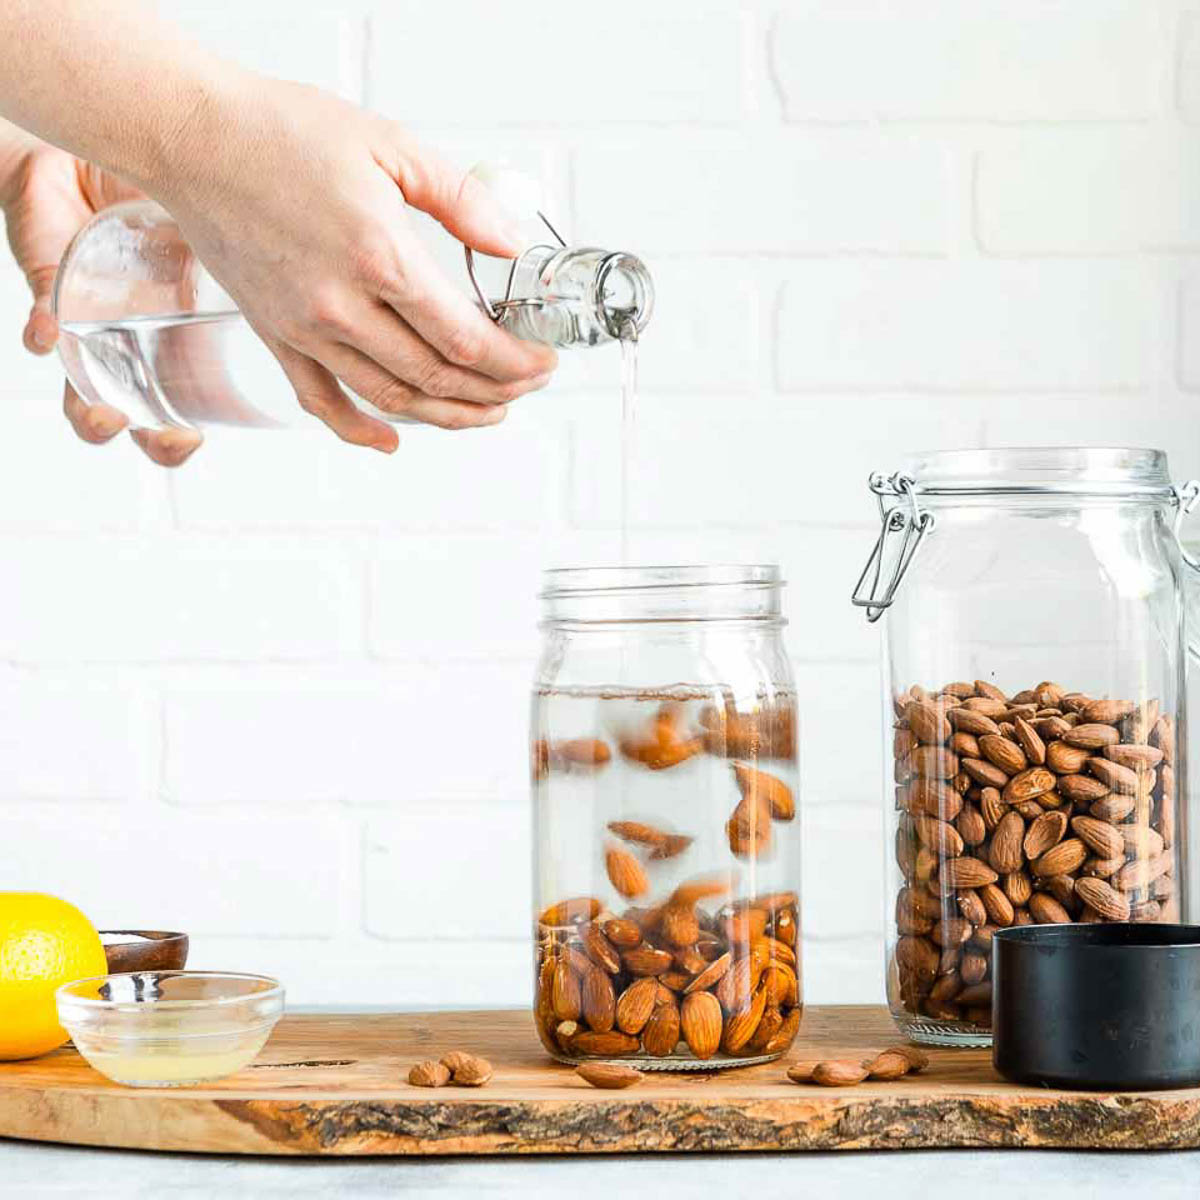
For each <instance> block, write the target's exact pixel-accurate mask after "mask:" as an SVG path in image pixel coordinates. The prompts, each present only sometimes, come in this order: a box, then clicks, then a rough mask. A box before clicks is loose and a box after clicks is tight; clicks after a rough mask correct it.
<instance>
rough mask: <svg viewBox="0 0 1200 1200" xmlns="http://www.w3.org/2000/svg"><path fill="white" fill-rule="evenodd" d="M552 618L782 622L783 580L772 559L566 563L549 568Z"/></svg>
mask: <svg viewBox="0 0 1200 1200" xmlns="http://www.w3.org/2000/svg"><path fill="white" fill-rule="evenodd" d="M543 580H544V586H543V588H542V592H541V600H542V604H543V611H544V614H545V618H546V621H547V622H548V623H551V624H553V623H556V622H565V623H578V624H585V625H586V624H593V623H595V624H608V623H611V622H657V621H723V620H724V621H766V622H774V623H778V624H782V622H783V617H782V615H781V607H780V593H781V592H782V589H783V587H784V583H785V581H784V579H783V577H782V575H781V574H780V570H779V567H778V566H776V565H774V564H770V563H758V564H741V563H731V564H713V565H707V566H637V567H566V568H556V569H554V570H549V571H546V572H545V573H544V575H543Z"/></svg>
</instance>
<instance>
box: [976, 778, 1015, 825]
mask: <svg viewBox="0 0 1200 1200" xmlns="http://www.w3.org/2000/svg"><path fill="white" fill-rule="evenodd" d="M1007 811H1008V806H1007V805H1006V804H1005V803H1004V800H1003V799H1002V797H1001V795H1000V793H999V792H998V791H997V790H996V789H995V788H994V787H985V788H982V789H981V790H980V793H979V815H980V816H981V817H983V824H984V828H985V829H987V830H988V832H989V833H990V832H991V831H992V830H994V829H995V828H996V826H997V825H999V824H1000V822H1001V821H1002V820H1003V819H1004V814H1005V813H1006V812H1007Z"/></svg>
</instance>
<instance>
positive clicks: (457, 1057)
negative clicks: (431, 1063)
mask: <svg viewBox="0 0 1200 1200" xmlns="http://www.w3.org/2000/svg"><path fill="white" fill-rule="evenodd" d="M442 1066H444V1067H445V1068H446V1069H447V1070H448V1071H449V1072H450V1082H451V1083H453V1084H454V1085H455V1087H482V1086H483V1085H484V1084H485V1083H487V1081H488V1080H489V1079H491V1077H492V1064H491V1063H490V1062H488V1060H487V1059H486V1058H480V1057H479V1055H477V1054H468V1053H467V1052H466V1051H465V1050H451V1051H450V1053H449V1054H443V1055H442Z"/></svg>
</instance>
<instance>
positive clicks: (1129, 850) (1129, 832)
mask: <svg viewBox="0 0 1200 1200" xmlns="http://www.w3.org/2000/svg"><path fill="white" fill-rule="evenodd" d="M1119 832H1120V834H1121V838H1122V840H1123V841H1124V843H1125V853H1126V854H1128V855H1129V856H1130V857H1131V858H1157V857H1158V856H1159V855H1160V854H1161V853H1162V852H1163V849H1164V846H1163V839H1162V834H1160V833H1159V832H1158V830H1156V829H1151V828H1150V827H1149V826H1148V825H1122V826H1120V827H1119Z"/></svg>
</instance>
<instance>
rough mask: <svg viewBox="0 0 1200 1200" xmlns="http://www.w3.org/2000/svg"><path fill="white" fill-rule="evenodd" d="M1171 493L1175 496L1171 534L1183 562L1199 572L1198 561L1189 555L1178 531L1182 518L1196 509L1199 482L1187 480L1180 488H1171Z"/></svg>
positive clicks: (1199, 495)
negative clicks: (1173, 521) (1177, 545)
mask: <svg viewBox="0 0 1200 1200" xmlns="http://www.w3.org/2000/svg"><path fill="white" fill-rule="evenodd" d="M1171 491H1172V492H1173V493H1174V494H1175V506H1176V509H1177V511H1176V513H1175V523H1174V525H1173V526H1172V527H1171V532H1172V533H1174V535H1175V541H1176V542H1178V543H1179V553H1180V554H1182V555H1183V561H1184V562H1185V563H1187V565H1188V566H1189V567H1193V568H1195V569H1196V570H1198V571H1200V559H1197V558H1196V556H1195V555H1194V554H1192V553H1190V552H1189V551H1188V549H1187V547H1186V546H1184V544H1183V542H1182V541H1181V540H1180V537H1179V531H1180V529H1181V528H1182V527H1183V518H1184V517H1186V516H1187V515H1188V513H1190V512H1191V511H1192V509H1193V508H1195V507H1196V504H1197V503H1198V502H1200V480H1197V479H1189V480H1188V481H1187V483H1185V484H1184V485H1183V486H1182V487H1178V486H1177V487H1173V488H1172V489H1171Z"/></svg>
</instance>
